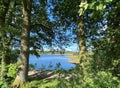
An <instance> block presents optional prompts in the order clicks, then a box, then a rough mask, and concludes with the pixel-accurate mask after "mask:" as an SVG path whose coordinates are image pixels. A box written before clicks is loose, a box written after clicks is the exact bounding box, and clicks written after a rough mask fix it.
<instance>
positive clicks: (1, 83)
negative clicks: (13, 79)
mask: <svg viewBox="0 0 120 88" xmlns="http://www.w3.org/2000/svg"><path fill="white" fill-rule="evenodd" d="M0 87H1V88H9V85H8V83H7V82H4V81H3V80H0Z"/></svg>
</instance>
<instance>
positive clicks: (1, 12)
mask: <svg viewBox="0 0 120 88" xmlns="http://www.w3.org/2000/svg"><path fill="white" fill-rule="evenodd" d="M1 2H2V1H1ZM9 4H10V0H7V1H5V2H3V3H0V6H2V7H1V8H0V39H1V40H0V41H1V42H2V44H1V49H0V54H1V55H0V59H1V74H0V76H1V80H3V81H5V77H6V76H7V72H6V71H7V68H6V67H7V66H6V64H7V60H6V59H7V49H8V48H7V47H9V46H8V45H7V38H6V33H5V16H6V14H7V12H8V9H9Z"/></svg>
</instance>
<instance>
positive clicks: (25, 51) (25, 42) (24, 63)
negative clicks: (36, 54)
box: [13, 0, 32, 87]
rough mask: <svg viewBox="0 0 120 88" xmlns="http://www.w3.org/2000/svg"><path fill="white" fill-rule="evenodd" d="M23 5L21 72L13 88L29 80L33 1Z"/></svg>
mask: <svg viewBox="0 0 120 88" xmlns="http://www.w3.org/2000/svg"><path fill="white" fill-rule="evenodd" d="M22 4H23V9H22V12H23V28H22V30H21V48H20V49H21V50H20V62H21V65H20V67H19V72H18V74H17V77H16V79H15V81H14V83H13V86H17V87H18V86H21V85H22V84H23V83H25V82H27V80H28V67H29V38H30V25H31V18H30V15H31V4H32V0H22Z"/></svg>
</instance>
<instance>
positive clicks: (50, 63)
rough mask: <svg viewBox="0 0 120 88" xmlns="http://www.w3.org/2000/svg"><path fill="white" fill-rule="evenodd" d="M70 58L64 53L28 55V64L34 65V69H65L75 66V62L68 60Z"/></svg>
mask: <svg viewBox="0 0 120 88" xmlns="http://www.w3.org/2000/svg"><path fill="white" fill-rule="evenodd" d="M69 60H70V58H68V57H66V55H47V54H43V55H41V56H40V57H36V56H34V55H30V58H29V64H32V65H35V69H36V70H41V69H45V70H54V69H65V70H69V69H71V68H74V67H75V64H72V63H70V62H68V61H69Z"/></svg>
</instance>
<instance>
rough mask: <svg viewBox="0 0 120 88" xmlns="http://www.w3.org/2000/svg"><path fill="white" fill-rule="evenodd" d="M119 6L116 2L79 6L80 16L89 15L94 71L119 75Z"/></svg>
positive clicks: (88, 2) (115, 0) (91, 3)
mask: <svg viewBox="0 0 120 88" xmlns="http://www.w3.org/2000/svg"><path fill="white" fill-rule="evenodd" d="M119 4H120V2H119V1H118V0H114V1H113V0H105V1H100V0H98V1H94V0H93V1H86V2H85V3H83V4H81V8H80V15H83V14H84V15H85V14H87V13H89V16H88V18H86V20H88V21H89V22H90V23H91V24H90V25H89V26H88V28H89V29H90V31H91V33H92V34H91V43H92V46H93V47H94V48H93V52H94V55H93V68H94V70H95V72H96V71H100V70H102V71H103V70H105V71H108V69H109V71H112V73H113V75H116V76H118V73H119V70H118V68H119V54H118V53H119V50H118V48H119V42H120V41H119V39H118V38H119V37H118V36H119V24H120V23H119V21H118V20H119V19H120V17H119V16H118V14H119V10H118V9H119V8H120V7H119Z"/></svg>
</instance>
